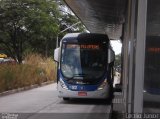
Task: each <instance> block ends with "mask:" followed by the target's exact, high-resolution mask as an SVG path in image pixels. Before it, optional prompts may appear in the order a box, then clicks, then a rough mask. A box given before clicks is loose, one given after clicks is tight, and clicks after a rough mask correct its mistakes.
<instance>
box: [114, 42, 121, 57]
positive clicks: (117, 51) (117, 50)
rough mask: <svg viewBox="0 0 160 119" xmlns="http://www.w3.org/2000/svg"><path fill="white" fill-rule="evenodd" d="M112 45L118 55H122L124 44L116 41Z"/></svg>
mask: <svg viewBox="0 0 160 119" xmlns="http://www.w3.org/2000/svg"><path fill="white" fill-rule="evenodd" d="M111 45H112V47H113V50H114V51H115V54H116V55H117V54H120V53H121V47H122V43H121V42H120V40H115V41H113V40H112V41H111Z"/></svg>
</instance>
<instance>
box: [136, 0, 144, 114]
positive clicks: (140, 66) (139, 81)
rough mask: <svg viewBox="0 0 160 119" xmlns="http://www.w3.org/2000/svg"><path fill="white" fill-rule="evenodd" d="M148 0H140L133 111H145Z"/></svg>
mask: <svg viewBox="0 0 160 119" xmlns="http://www.w3.org/2000/svg"><path fill="white" fill-rule="evenodd" d="M146 18H147V0H138V16H137V34H136V54H135V84H134V92H133V93H134V101H133V113H142V112H143V84H144V61H145V39H146Z"/></svg>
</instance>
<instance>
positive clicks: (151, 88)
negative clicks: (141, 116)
mask: <svg viewBox="0 0 160 119" xmlns="http://www.w3.org/2000/svg"><path fill="white" fill-rule="evenodd" d="M147 7H148V9H147V28H146V35H147V36H146V54H145V55H146V56H145V74H144V113H160V0H148V6H147ZM150 116H157V115H150ZM150 118H152V117H150Z"/></svg>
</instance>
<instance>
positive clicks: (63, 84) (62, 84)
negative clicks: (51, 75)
mask: <svg viewBox="0 0 160 119" xmlns="http://www.w3.org/2000/svg"><path fill="white" fill-rule="evenodd" d="M59 82H60V85H61V87H62V88H63V89H67V90H68V88H67V86H66V84H65V83H64V81H63V80H62V79H61V78H60V80H59Z"/></svg>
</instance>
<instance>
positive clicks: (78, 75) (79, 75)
mask: <svg viewBox="0 0 160 119" xmlns="http://www.w3.org/2000/svg"><path fill="white" fill-rule="evenodd" d="M86 75H87V74H74V76H73V77H85V76H86Z"/></svg>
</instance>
